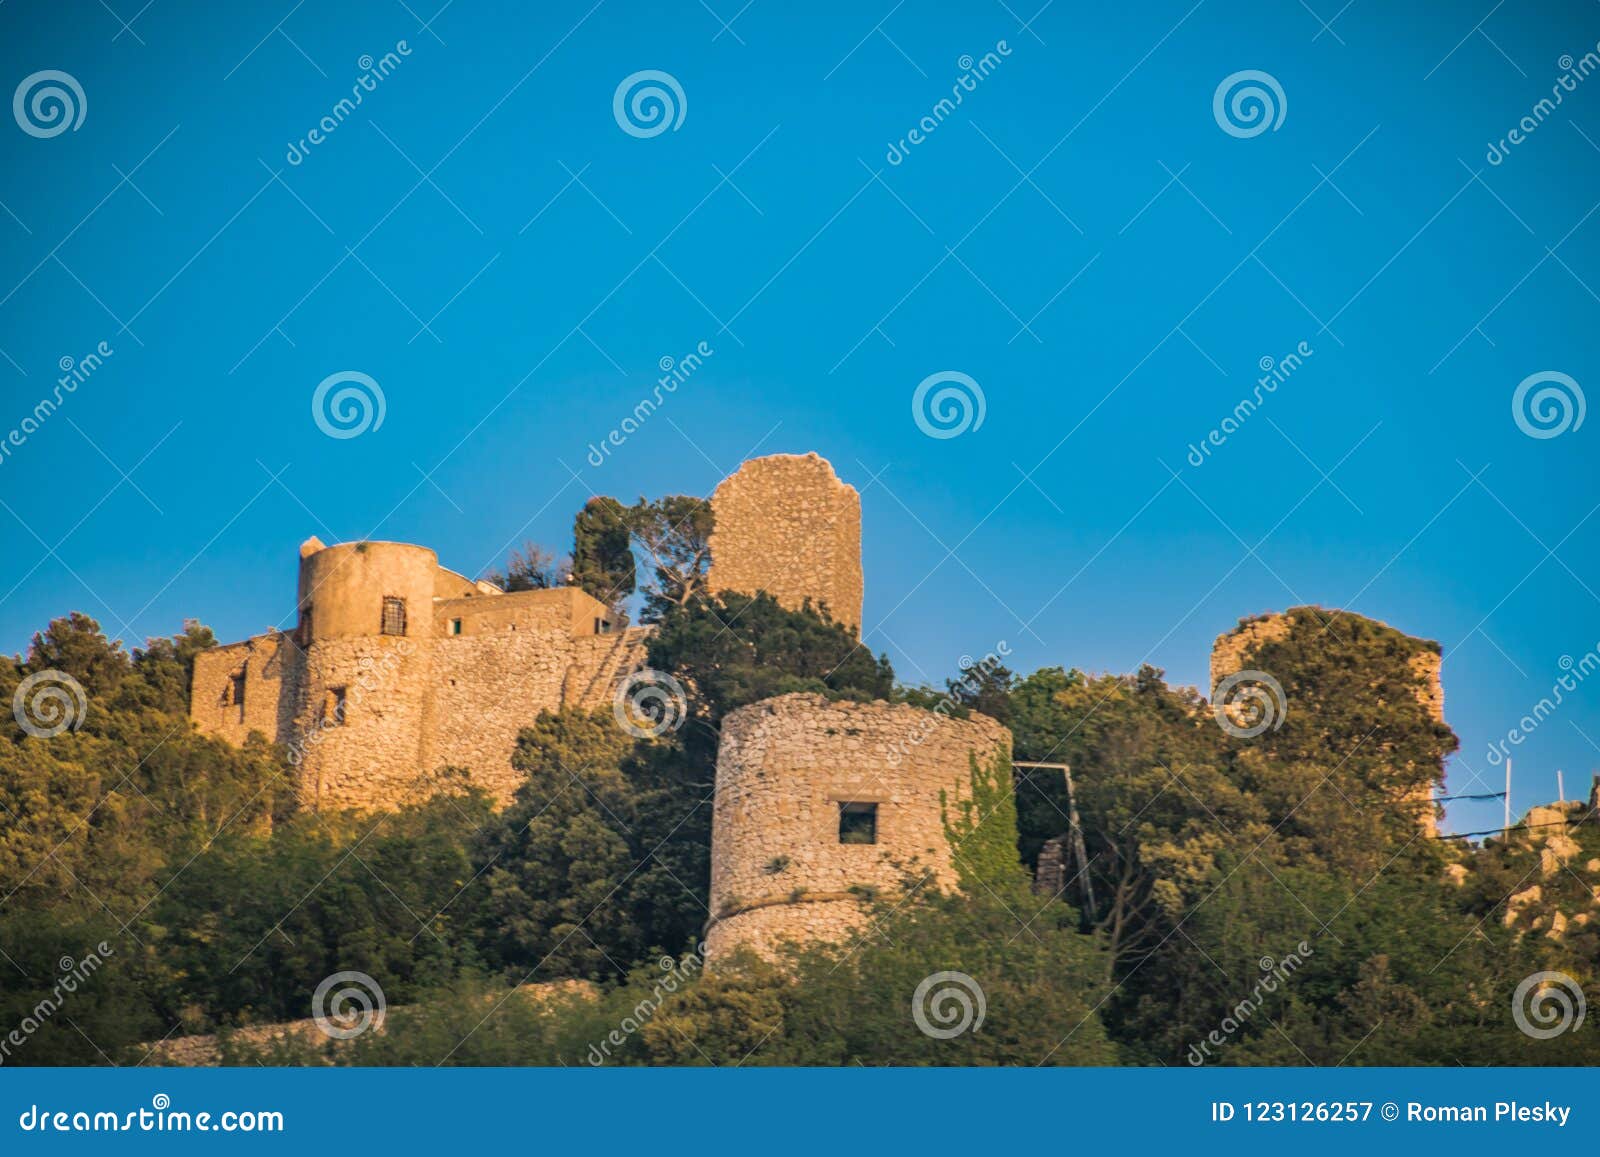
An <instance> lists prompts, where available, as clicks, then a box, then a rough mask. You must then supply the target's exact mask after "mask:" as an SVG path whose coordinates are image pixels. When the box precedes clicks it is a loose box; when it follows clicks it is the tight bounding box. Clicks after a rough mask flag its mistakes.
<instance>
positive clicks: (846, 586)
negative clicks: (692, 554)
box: [707, 454, 862, 633]
mask: <svg viewBox="0 0 1600 1157" xmlns="http://www.w3.org/2000/svg"><path fill="white" fill-rule="evenodd" d="M711 509H712V512H713V514H714V515H715V517H716V523H715V526H714V527H713V529H712V532H711V571H710V575H709V576H708V580H707V585H708V587H709V589H710V590H711V591H713V592H720V591H725V590H731V591H739V592H741V593H744V594H754V593H755V592H756V591H766V592H767V593H768V594H770V595H772V597H773V598H775V599H777V600H778V602H779V603H781V604H782V605H783V606H786V607H790V608H798V607H799V606H800V605H801V603H802V602H804V601H805V600H806V599H808V598H809V599H810V600H811V603H812V605H813V606H814V607H815V606H819V605H820V606H826V607H827V608H828V612H829V613H830V614H831V615H832V616H833V618H834V619H835V620H837V621H838V622H841V623H844V624H846V625H848V626H849V627H851V628H852V629H854V630H855V631H856V632H857V633H859V632H860V628H861V585H862V584H861V495H860V494H858V493H857V492H856V489H855V487H853V486H849V485H847V484H846V483H844V482H841V481H840V480H839V477H838V475H836V474H835V473H834V472H833V467H832V465H830V464H829V462H828V460H827V459H826V458H822V457H820V456H819V455H817V454H773V455H770V456H769V457H766V458H753V459H751V460H750V461H749V462H746V463H745V464H744V465H743V466H741V467H739V469H738V470H737V471H736V472H735V473H733V474H731V475H729V476H728V477H727V478H725V479H723V481H722V483H721V485H719V486H718V487H717V489H716V490H715V492H713V493H712V495H711Z"/></svg>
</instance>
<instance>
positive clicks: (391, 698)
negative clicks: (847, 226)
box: [189, 454, 861, 808]
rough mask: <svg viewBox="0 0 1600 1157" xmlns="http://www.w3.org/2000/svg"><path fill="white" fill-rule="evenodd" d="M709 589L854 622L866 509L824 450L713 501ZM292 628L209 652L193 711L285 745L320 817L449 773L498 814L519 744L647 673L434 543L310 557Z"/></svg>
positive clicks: (574, 601) (197, 718)
mask: <svg viewBox="0 0 1600 1157" xmlns="http://www.w3.org/2000/svg"><path fill="white" fill-rule="evenodd" d="M711 506H712V512H713V515H714V520H715V529H714V530H713V532H712V537H711V550H712V562H711V568H710V574H709V576H708V586H709V589H711V590H714V591H718V592H721V591H725V590H727V591H739V592H743V593H749V594H753V593H755V592H756V591H766V592H768V593H770V594H772V595H773V596H774V597H775V598H777V599H778V601H779V602H780V603H782V604H783V605H785V606H788V607H799V606H801V605H802V604H803V603H805V602H807V601H809V602H810V603H811V605H812V606H814V607H824V606H825V607H827V608H828V609H829V611H830V612H831V613H832V614H833V615H834V616H835V617H836V618H837V619H838V620H839V621H841V622H843V623H846V624H847V625H849V626H850V627H852V628H857V629H859V625H860V622H861V498H860V495H858V494H857V493H856V491H855V489H854V487H851V486H848V485H846V484H845V483H843V482H841V481H840V480H839V478H838V477H837V476H836V475H835V474H834V472H833V467H832V466H831V465H829V464H828V462H827V461H826V460H824V459H822V458H820V457H818V456H817V455H816V454H804V455H797V454H777V455H772V456H770V457H766V458H757V459H755V460H753V461H750V462H747V463H745V464H744V465H743V466H742V467H741V468H740V470H739V471H738V472H737V473H735V474H734V475H732V476H731V477H729V478H727V479H725V480H724V481H723V482H722V484H721V485H720V486H718V487H717V489H716V492H715V493H714V494H713V495H712V498H711ZM295 606H296V608H297V611H298V625H297V626H296V627H295V629H294V630H293V631H269V632H268V633H266V634H264V635H257V636H255V637H254V638H251V639H246V640H245V641H244V642H242V643H234V644H231V645H228V646H223V647H217V648H215V649H213V650H210V651H205V652H202V653H201V654H200V655H199V656H198V657H197V658H196V661H195V671H194V684H193V689H192V691H191V696H190V706H189V714H190V717H191V718H192V719H193V720H194V722H195V724H196V726H198V727H199V729H200V730H201V731H203V732H205V733H207V734H210V735H215V736H218V737H219V738H222V739H226V740H229V741H230V742H233V743H236V744H242V743H243V742H244V741H245V738H246V737H247V736H248V735H249V734H250V733H251V732H253V731H254V732H260V733H261V734H262V735H264V736H266V737H267V738H268V739H271V740H274V741H276V742H278V743H281V744H283V745H284V747H286V748H287V749H288V751H289V754H290V759H291V761H292V762H293V763H294V764H295V766H296V768H297V770H298V773H299V783H298V789H299V793H300V796H301V799H302V800H303V801H304V802H305V803H306V804H307V805H308V806H310V807H314V808H345V807H354V808H393V807H398V806H399V805H400V804H402V803H404V802H405V801H406V800H408V799H411V798H415V797H417V796H420V795H425V794H427V792H428V791H429V790H430V789H431V786H432V781H431V776H432V773H433V772H435V771H436V770H437V769H439V768H441V767H446V766H448V767H455V768H459V769H462V770H464V771H466V772H467V773H468V776H469V779H470V781H471V782H472V783H473V784H475V785H477V786H479V787H481V788H483V789H484V790H485V791H488V792H489V793H490V794H492V795H493V796H495V797H496V798H497V799H499V800H500V801H502V802H505V801H507V800H509V799H510V797H511V794H512V793H513V792H514V791H515V790H516V788H517V785H518V784H519V783H520V782H521V779H522V776H521V774H520V773H519V772H517V771H516V770H514V769H513V768H512V766H511V755H512V753H513V751H514V750H515V748H516V741H517V733H518V732H519V731H520V730H521V729H522V728H523V727H526V726H527V725H528V724H530V723H531V722H532V721H533V720H534V718H535V717H536V716H538V714H539V713H540V712H541V711H547V710H548V711H559V710H562V709H563V708H578V709H582V710H593V709H595V708H601V707H607V706H609V705H611V703H612V702H613V700H614V698H615V696H616V693H617V689H618V686H619V685H620V684H621V683H622V682H623V681H624V680H626V679H627V678H628V676H630V675H631V674H633V673H634V672H635V671H637V670H638V669H640V668H641V667H643V665H644V661H645V640H646V638H647V637H648V635H649V633H650V628H648V627H630V626H627V625H626V624H623V623H620V622H618V621H617V620H616V618H615V616H614V615H613V614H612V612H611V610H610V609H609V608H607V607H606V606H605V605H604V604H602V603H600V602H599V601H597V600H595V599H594V598H591V597H590V596H589V595H588V594H586V593H585V592H584V591H582V590H580V589H579V588H577V587H559V588H553V589H547V590H531V591H516V592H512V593H508V592H505V591H502V590H501V589H500V588H499V587H497V586H494V585H493V584H491V583H486V582H474V581H473V580H471V579H468V578H466V577H465V576H463V575H460V574H457V573H456V572H455V571H452V570H448V569H446V568H445V567H442V566H440V565H439V559H438V556H437V555H436V554H435V553H434V552H433V551H432V550H430V549H428V548H427V547H424V546H412V545H409V544H406V543H398V542H353V543H342V544H340V545H337V546H324V545H323V544H322V543H321V542H320V541H318V540H317V539H316V538H311V539H308V540H306V542H305V543H304V544H303V545H302V546H301V548H300V574H299V584H298V590H297V593H296V600H295Z"/></svg>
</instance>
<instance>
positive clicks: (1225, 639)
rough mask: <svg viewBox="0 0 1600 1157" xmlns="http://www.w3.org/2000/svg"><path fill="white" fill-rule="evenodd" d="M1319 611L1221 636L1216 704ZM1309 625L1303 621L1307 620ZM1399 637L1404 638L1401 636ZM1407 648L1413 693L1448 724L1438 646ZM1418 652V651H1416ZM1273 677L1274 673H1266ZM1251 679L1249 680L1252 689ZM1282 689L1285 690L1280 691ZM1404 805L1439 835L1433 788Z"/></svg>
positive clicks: (1411, 641) (1271, 618)
mask: <svg viewBox="0 0 1600 1157" xmlns="http://www.w3.org/2000/svg"><path fill="white" fill-rule="evenodd" d="M1300 611H1305V612H1315V613H1316V614H1317V615H1318V616H1319V617H1322V616H1325V615H1326V612H1323V611H1321V610H1319V609H1318V608H1314V607H1297V608H1294V610H1292V611H1287V612H1283V613H1273V614H1266V615H1258V616H1255V617H1253V618H1248V619H1241V620H1240V621H1239V625H1238V626H1237V627H1235V628H1234V629H1233V630H1231V631H1228V632H1226V633H1225V634H1222V635H1218V636H1217V641H1216V642H1215V643H1214V644H1213V645H1212V648H1211V692H1210V697H1211V698H1212V700H1213V703H1214V704H1215V703H1216V699H1217V695H1218V691H1219V684H1221V683H1222V682H1223V681H1224V680H1225V679H1228V678H1229V676H1232V675H1236V674H1238V673H1240V672H1241V671H1248V670H1250V669H1251V668H1252V666H1253V665H1254V664H1255V662H1256V655H1257V653H1258V652H1259V651H1260V650H1261V648H1263V647H1265V646H1268V645H1269V644H1271V643H1274V642H1277V641H1278V640H1280V639H1284V638H1287V637H1288V635H1289V633H1290V632H1291V631H1292V630H1294V629H1295V616H1296V613H1297V612H1300ZM1302 621H1303V620H1302ZM1367 621H1368V622H1370V623H1375V624H1376V625H1377V626H1378V627H1380V628H1382V629H1384V630H1392V628H1389V627H1388V626H1387V624H1384V623H1378V622H1377V620H1375V619H1369V620H1367ZM1395 634H1396V635H1399V634H1400V633H1399V632H1398V631H1396V632H1395ZM1401 637H1402V638H1403V640H1404V643H1403V645H1404V646H1405V647H1407V648H1408V649H1412V650H1411V657H1410V659H1409V661H1408V665H1409V667H1410V669H1411V676H1412V684H1411V693H1412V694H1413V695H1415V696H1416V699H1417V702H1418V703H1420V704H1421V705H1422V707H1423V708H1424V709H1425V710H1426V711H1427V713H1428V716H1429V718H1431V719H1432V720H1433V721H1434V722H1435V723H1443V722H1444V721H1445V719H1444V687H1443V685H1442V684H1441V683H1440V679H1439V672H1440V662H1441V661H1440V656H1439V651H1438V649H1437V644H1433V643H1429V642H1427V641H1425V640H1423V639H1417V638H1411V637H1409V636H1401ZM1413 648H1414V649H1413ZM1266 674H1267V675H1269V676H1270V675H1272V672H1270V671H1268V672H1266ZM1252 681H1254V678H1253V676H1252V677H1251V679H1248V680H1246V683H1245V685H1246V686H1248V684H1249V683H1250V682H1252ZM1280 690H1281V689H1280ZM1219 706H1220V708H1221V710H1223V711H1224V712H1227V713H1229V715H1230V717H1233V713H1232V710H1231V709H1230V708H1229V707H1228V706H1227V705H1225V704H1223V705H1219ZM1268 710H1269V711H1278V710H1284V711H1292V710H1294V705H1293V704H1292V703H1279V702H1274V703H1273V704H1272V705H1271V706H1269V707H1268ZM1403 799H1404V801H1405V802H1406V803H1407V804H1408V805H1410V806H1414V807H1416V808H1417V810H1418V814H1419V817H1420V819H1419V822H1420V823H1421V826H1422V829H1423V832H1424V833H1425V834H1426V835H1429V836H1434V835H1437V834H1438V820H1437V819H1436V818H1435V816H1434V808H1435V805H1434V803H1433V787H1432V785H1431V784H1430V785H1427V786H1424V787H1421V788H1419V789H1418V790H1416V791H1415V792H1408V793H1406V794H1405V795H1404V796H1403Z"/></svg>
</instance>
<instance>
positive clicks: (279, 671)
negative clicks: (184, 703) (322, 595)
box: [190, 632, 293, 744]
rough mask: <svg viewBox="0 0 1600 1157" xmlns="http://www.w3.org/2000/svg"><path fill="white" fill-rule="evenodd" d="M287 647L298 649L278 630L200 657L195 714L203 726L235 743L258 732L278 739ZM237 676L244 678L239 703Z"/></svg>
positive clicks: (194, 704) (195, 663) (196, 663)
mask: <svg viewBox="0 0 1600 1157" xmlns="http://www.w3.org/2000/svg"><path fill="white" fill-rule="evenodd" d="M282 649H287V650H290V651H292V650H293V644H292V643H288V642H287V641H286V640H285V638H284V636H282V635H280V634H278V633H276V632H273V633H271V634H266V635H257V636H256V637H255V638H253V639H246V640H245V641H244V642H242V643H234V644H232V645H231V646H227V647H214V648H212V649H211V650H209V651H201V652H200V653H199V654H198V655H196V656H195V660H194V696H193V703H192V705H191V711H190V714H191V716H192V717H193V719H194V721H195V724H196V725H197V726H198V727H199V728H200V730H201V731H203V732H205V733H207V734H208V735H215V736H217V737H218V738H220V739H226V740H227V741H228V742H229V743H233V744H242V743H243V742H244V741H245V739H246V738H247V737H248V736H249V735H250V733H251V732H252V731H259V732H261V734H262V735H264V736H266V737H267V738H268V739H269V740H272V739H276V738H277V737H278V724H279V721H278V705H279V700H280V698H281V696H282V694H283V673H284V663H283V662H282V656H281V655H280V650H282ZM291 674H292V672H291ZM237 675H243V676H244V702H243V703H240V702H239V701H238V691H237V684H236V683H235V682H234V677H235V676H237Z"/></svg>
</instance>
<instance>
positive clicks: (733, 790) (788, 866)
mask: <svg viewBox="0 0 1600 1157" xmlns="http://www.w3.org/2000/svg"><path fill="white" fill-rule="evenodd" d="M1010 747H1011V734H1010V732H1008V731H1007V730H1006V729H1005V728H1004V727H1002V726H1000V724H998V723H996V722H994V721H993V720H992V719H989V718H987V717H985V716H981V715H974V716H972V717H971V718H970V719H965V720H961V719H950V718H947V717H945V716H941V715H936V714H934V713H932V712H929V711H924V710H922V709H920V708H916V707H909V706H905V705H899V704H890V703H885V702H882V701H879V702H875V703H851V702H832V701H830V700H828V699H826V698H824V697H823V696H821V695H812V694H804V693H797V694H792V695H782V696H779V697H777V698H774V699H766V700H763V701H762V702H760V703H756V704H752V705H751V706H749V707H744V708H741V709H740V710H738V711H734V712H732V713H730V714H729V715H728V716H727V718H726V719H724V721H723V724H722V742H721V746H720V748H719V750H718V755H717V776H716V795H715V803H714V807H713V811H712V832H711V911H712V919H711V923H710V925H709V927H708V930H707V936H706V948H707V959H709V960H714V959H716V958H718V957H722V956H726V955H727V953H729V952H730V951H732V950H733V949H734V948H735V947H738V946H741V945H743V946H748V947H750V948H752V949H754V950H755V951H756V952H758V953H760V954H763V955H769V956H770V955H771V954H772V953H773V952H774V950H775V949H776V948H777V946H778V944H779V942H780V941H781V940H783V939H785V938H791V939H795V940H799V941H810V940H840V939H843V938H845V937H847V936H848V935H849V934H850V933H851V932H852V931H853V930H855V929H858V928H859V927H861V924H862V920H863V918H864V917H863V908H862V904H861V895H862V890H863V889H867V890H877V891H879V892H890V893H892V892H896V891H899V890H900V889H901V887H902V885H903V883H904V882H905V880H906V878H907V875H908V873H909V874H910V876H911V878H912V879H913V880H926V881H927V883H926V884H925V885H924V886H931V887H937V888H953V887H954V886H955V884H956V872H955V869H954V866H953V864H952V860H951V850H950V845H949V842H948V840H947V838H946V835H945V818H946V815H947V812H946V808H948V809H949V813H948V814H954V813H955V809H956V807H957V806H958V803H959V801H961V800H967V799H971V797H972V763H971V761H972V759H973V758H974V757H975V758H977V760H978V761H979V763H980V764H985V763H988V762H990V761H992V760H993V759H995V758H996V757H997V756H1002V755H1003V756H1004V757H1005V758H1008V759H1009V752H1010ZM843 803H854V804H875V805H876V842H875V843H870V844H868V843H842V842H841V840H840V805H841V804H843Z"/></svg>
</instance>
